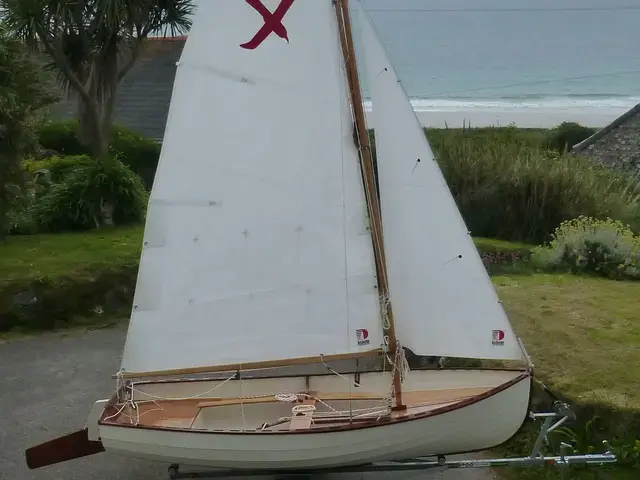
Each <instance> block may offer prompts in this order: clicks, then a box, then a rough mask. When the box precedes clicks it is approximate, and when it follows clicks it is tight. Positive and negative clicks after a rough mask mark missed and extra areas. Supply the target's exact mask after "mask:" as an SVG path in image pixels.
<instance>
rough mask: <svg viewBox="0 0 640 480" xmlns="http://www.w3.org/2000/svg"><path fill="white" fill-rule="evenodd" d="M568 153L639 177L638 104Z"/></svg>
mask: <svg viewBox="0 0 640 480" xmlns="http://www.w3.org/2000/svg"><path fill="white" fill-rule="evenodd" d="M571 151H572V152H573V153H576V154H579V155H584V156H586V157H590V158H593V159H594V160H595V161H597V162H598V163H601V164H604V165H609V166H611V167H615V168H620V169H624V170H629V171H631V172H633V173H635V174H637V175H638V176H640V103H639V104H638V105H636V106H635V107H633V108H632V109H631V110H629V111H628V112H626V113H624V114H623V115H621V116H620V117H618V118H616V119H615V120H614V121H613V122H611V123H610V124H609V125H607V126H606V127H604V128H601V129H600V130H598V131H597V132H596V133H594V134H593V135H591V136H590V137H589V138H587V139H586V140H583V141H582V142H580V143H578V144H577V145H574V147H573V149H572V150H571Z"/></svg>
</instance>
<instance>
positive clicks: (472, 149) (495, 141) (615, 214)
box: [428, 128, 640, 243]
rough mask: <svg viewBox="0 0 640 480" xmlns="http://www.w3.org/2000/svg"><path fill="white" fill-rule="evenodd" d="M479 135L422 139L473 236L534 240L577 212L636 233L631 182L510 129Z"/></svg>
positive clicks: (638, 202)
mask: <svg viewBox="0 0 640 480" xmlns="http://www.w3.org/2000/svg"><path fill="white" fill-rule="evenodd" d="M483 130H485V131H484V132H483V135H477V133H474V132H473V131H470V130H468V131H465V130H459V131H457V132H452V133H450V134H448V135H438V136H437V137H436V138H430V141H431V144H432V146H433V149H434V153H435V154H436V156H437V159H438V163H439V164H440V167H441V168H442V170H443V172H444V174H445V177H446V179H447V183H448V184H449V187H450V189H451V190H452V193H453V194H454V197H455V198H456V202H457V204H458V207H459V208H460V210H461V212H462V215H463V217H464V219H465V221H466V222H467V225H468V226H469V229H470V230H471V232H472V234H473V235H474V236H480V237H492V238H500V239H504V240H515V241H525V242H532V243H533V242H535V243H540V242H543V241H545V240H548V239H549V235H550V234H551V233H552V232H553V231H554V229H555V228H556V227H557V226H558V225H559V224H560V223H562V222H563V221H565V220H570V219H572V218H576V217H578V216H580V215H585V216H589V217H593V218H597V219H605V218H607V217H609V218H612V219H614V220H620V221H622V222H624V223H625V224H629V225H630V226H631V228H632V229H633V230H635V231H640V185H639V184H638V181H637V180H636V179H634V178H632V177H631V176H629V175H626V174H624V173H621V172H617V171H614V170H612V169H608V168H606V167H602V166H598V165H595V164H594V163H593V162H591V161H590V160H588V159H586V158H581V157H577V156H574V155H567V154H560V153H557V152H554V151H549V150H546V149H545V148H544V147H543V142H536V140H535V136H533V135H532V134H530V133H526V134H525V135H523V134H522V131H521V130H518V129H509V128H507V129H494V131H493V132H491V131H490V130H489V131H487V129H483ZM428 137H429V135H428ZM537 138H540V137H537Z"/></svg>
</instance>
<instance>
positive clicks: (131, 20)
mask: <svg viewBox="0 0 640 480" xmlns="http://www.w3.org/2000/svg"><path fill="white" fill-rule="evenodd" d="M0 9H2V12H0V20H2V21H4V23H5V25H6V26H7V28H8V29H9V30H10V31H11V32H12V33H13V35H15V36H16V37H17V38H19V39H21V40H22V41H24V42H26V43H27V44H28V45H30V46H31V47H33V48H35V49H37V50H38V51H40V52H43V53H44V54H45V55H46V56H47V57H48V59H49V61H48V67H49V68H52V69H54V70H55V71H56V73H57V78H58V82H59V83H60V85H61V86H63V87H64V89H65V90H66V91H67V93H72V92H73V93H75V94H76V95H77V97H78V102H79V105H78V106H79V112H78V115H79V119H80V131H79V132H78V134H79V139H80V141H81V142H82V143H83V144H84V145H85V146H86V147H87V148H88V149H89V150H90V151H91V152H92V153H93V156H94V157H95V158H97V159H103V158H106V157H107V156H108V155H109V133H110V130H111V124H112V120H113V110H114V105H115V99H116V93H117V88H118V85H119V84H120V82H121V80H122V79H123V78H124V77H125V76H126V75H127V73H128V72H129V71H130V70H131V68H132V67H133V65H134V64H135V62H136V60H137V58H138V56H139V54H140V51H141V49H142V48H143V47H144V44H145V41H146V39H147V38H148V36H149V35H153V34H161V35H166V34H167V33H169V34H170V35H176V34H183V33H186V31H188V29H189V28H190V26H191V15H192V14H193V11H194V9H195V6H194V4H193V0H0Z"/></svg>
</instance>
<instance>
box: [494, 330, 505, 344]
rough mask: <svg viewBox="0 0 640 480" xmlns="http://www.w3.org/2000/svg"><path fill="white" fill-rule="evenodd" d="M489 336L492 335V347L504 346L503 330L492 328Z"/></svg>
mask: <svg viewBox="0 0 640 480" xmlns="http://www.w3.org/2000/svg"><path fill="white" fill-rule="evenodd" d="M491 336H492V337H493V341H492V342H491V344H492V345H493V346H494V347H502V346H504V331H502V330H493V332H491Z"/></svg>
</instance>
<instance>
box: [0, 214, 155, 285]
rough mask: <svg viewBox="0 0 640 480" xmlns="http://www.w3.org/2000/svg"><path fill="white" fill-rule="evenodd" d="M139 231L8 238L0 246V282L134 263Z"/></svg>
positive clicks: (138, 244) (70, 273)
mask: <svg viewBox="0 0 640 480" xmlns="http://www.w3.org/2000/svg"><path fill="white" fill-rule="evenodd" d="M142 234H143V227H142V226H135V227H127V228H117V229H114V230H101V231H92V232H89V233H87V232H78V233H65V234H58V235H33V236H15V237H9V239H8V241H7V243H6V244H5V245H2V244H0V282H3V283H5V284H7V283H11V282H12V281H15V280H31V279H36V278H40V277H45V276H53V277H56V276H61V275H73V274H74V273H75V272H80V271H82V272H86V271H87V270H92V269H95V270H98V269H100V268H101V267H109V266H114V265H121V264H126V263H136V262H138V258H139V256H140V248H141V246H142Z"/></svg>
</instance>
